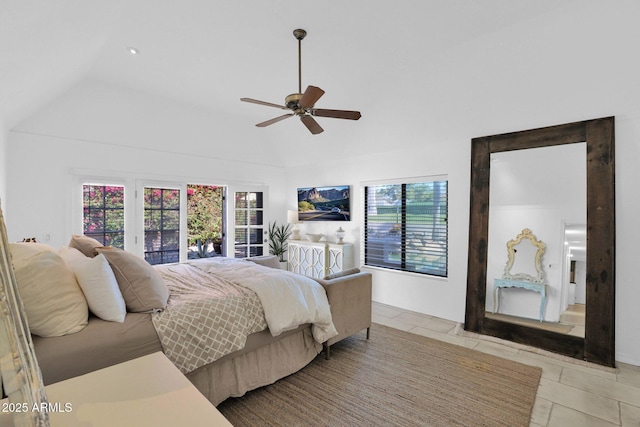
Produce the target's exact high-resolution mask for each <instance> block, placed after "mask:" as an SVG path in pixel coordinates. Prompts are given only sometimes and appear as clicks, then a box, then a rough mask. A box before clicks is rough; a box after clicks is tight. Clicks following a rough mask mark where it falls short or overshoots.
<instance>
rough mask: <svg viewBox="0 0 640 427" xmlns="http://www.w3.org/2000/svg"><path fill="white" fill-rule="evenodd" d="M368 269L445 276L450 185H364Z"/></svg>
mask: <svg viewBox="0 0 640 427" xmlns="http://www.w3.org/2000/svg"><path fill="white" fill-rule="evenodd" d="M364 193H365V206H364V208H365V212H364V221H365V227H364V230H365V232H364V258H365V265H368V266H372V267H382V268H389V269H394V270H402V271H410V272H414V273H422V274H429V275H434V276H441V277H447V264H448V263H447V238H448V227H447V181H425V182H412V183H406V184H380V185H370V186H366V187H365V189H364Z"/></svg>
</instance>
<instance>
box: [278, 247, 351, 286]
mask: <svg viewBox="0 0 640 427" xmlns="http://www.w3.org/2000/svg"><path fill="white" fill-rule="evenodd" d="M288 248H289V249H288V250H287V253H288V257H289V271H293V272H294V273H298V274H302V275H305V276H310V277H315V278H318V279H321V278H323V277H324V276H326V275H328V274H333V273H338V272H340V271H342V270H347V269H349V268H353V245H352V244H351V243H344V244H342V245H339V244H337V243H329V242H308V241H305V240H289V241H288Z"/></svg>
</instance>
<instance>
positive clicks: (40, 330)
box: [9, 243, 89, 337]
mask: <svg viewBox="0 0 640 427" xmlns="http://www.w3.org/2000/svg"><path fill="white" fill-rule="evenodd" d="M9 250H10V251H11V256H12V260H13V267H14V271H15V276H16V281H17V282H18V292H19V293H20V297H21V299H22V302H23V304H24V309H25V312H26V315H27V322H28V323H29V329H30V330H31V333H33V334H35V335H40V336H42V337H56V336H60V335H66V334H73V333H75V332H78V331H81V330H82V329H83V328H84V327H85V326H87V323H88V317H89V308H88V306H87V301H86V300H85V298H84V295H83V293H82V290H81V289H80V287H79V286H78V282H76V279H75V277H74V275H73V272H72V271H71V270H70V269H69V267H68V266H67V264H66V263H65V261H64V260H63V259H62V257H61V256H60V255H58V253H57V252H56V251H55V250H54V249H53V248H52V247H50V246H47V245H43V244H39V243H11V244H10V245H9Z"/></svg>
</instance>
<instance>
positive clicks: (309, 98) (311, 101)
mask: <svg viewBox="0 0 640 427" xmlns="http://www.w3.org/2000/svg"><path fill="white" fill-rule="evenodd" d="M322 95H324V91H323V90H322V89H320V88H319V87H315V86H307V90H305V91H304V94H302V98H300V102H298V105H300V107H302V108H311V107H313V106H314V105H315V103H316V102H318V99H320V97H321V96H322Z"/></svg>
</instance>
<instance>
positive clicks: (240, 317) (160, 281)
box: [12, 236, 371, 405]
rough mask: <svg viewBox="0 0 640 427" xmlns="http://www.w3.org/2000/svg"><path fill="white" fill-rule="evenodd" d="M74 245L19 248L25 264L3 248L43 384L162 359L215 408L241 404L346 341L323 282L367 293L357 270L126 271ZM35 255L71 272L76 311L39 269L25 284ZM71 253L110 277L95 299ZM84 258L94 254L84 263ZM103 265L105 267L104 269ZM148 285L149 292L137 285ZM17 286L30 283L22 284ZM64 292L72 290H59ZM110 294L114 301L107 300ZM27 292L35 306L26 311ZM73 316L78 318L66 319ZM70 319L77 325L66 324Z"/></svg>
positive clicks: (232, 266)
mask: <svg viewBox="0 0 640 427" xmlns="http://www.w3.org/2000/svg"><path fill="white" fill-rule="evenodd" d="M74 239H75V240H81V241H82V242H81V243H83V244H86V243H87V242H86V239H82V236H75V237H74V238H73V239H72V242H71V243H70V248H72V249H74V251H73V254H74V255H73V257H70V255H69V252H72V251H70V250H69V249H68V248H61V249H60V250H59V251H55V250H53V249H51V248H47V249H43V248H41V247H40V248H38V250H35V246H32V247H27V248H26V250H28V251H33V252H35V253H36V255H33V254H31V255H29V256H26V257H25V255H24V253H22V254H20V252H21V251H23V250H25V246H24V245H29V244H12V246H14V245H22V246H21V247H19V248H13V247H12V253H14V252H16V253H18V257H17V258H18V260H17V261H16V259H15V258H16V256H15V254H14V268H15V271H16V278H17V280H18V286H19V288H20V289H21V295H23V294H24V296H23V301H24V305H25V312H26V314H27V319H28V321H29V324H30V325H31V324H32V319H33V320H34V322H33V324H34V328H31V329H32V333H33V344H34V348H35V352H36V356H37V360H38V364H39V366H40V369H41V371H42V376H43V380H44V383H45V384H51V383H54V382H58V381H62V380H64V379H67V378H71V377H74V376H78V375H82V374H84V373H88V372H91V371H94V370H97V369H101V368H104V367H107V366H111V365H114V364H117V363H121V362H124V361H127V360H130V359H134V358H136V357H140V356H144V355H146V354H151V353H154V352H157V351H163V352H164V353H165V354H166V355H167V357H168V358H169V359H170V360H172V362H173V363H174V364H175V365H176V366H177V367H178V368H179V369H180V370H181V371H182V372H183V373H184V374H185V375H186V376H187V378H189V380H190V381H191V382H192V383H193V384H194V385H195V386H196V387H197V388H198V389H199V390H200V391H201V392H202V393H203V394H204V395H205V396H206V397H207V398H208V399H209V400H210V401H211V402H212V403H213V404H216V405H217V404H218V403H220V402H222V401H223V400H225V399H226V398H228V397H230V396H242V395H243V394H244V393H246V392H247V391H248V390H252V389H255V388H257V387H260V386H263V385H267V384H271V383H273V382H275V381H276V380H278V379H280V378H283V377H285V376H287V375H289V374H292V373H294V372H296V371H298V370H300V369H301V368H302V367H304V366H305V365H307V364H308V363H309V362H310V361H311V360H313V359H314V358H315V357H316V356H317V355H318V354H319V353H320V351H321V350H322V343H325V345H326V344H327V343H332V342H335V341H336V340H337V339H340V338H341V337H343V336H346V335H347V334H352V333H353V332H352V329H353V327H354V324H353V322H350V321H349V322H341V323H340V322H339V323H340V328H339V329H340V331H338V330H337V329H336V327H335V325H334V322H333V320H332V315H331V310H330V306H329V300H328V297H327V294H328V292H327V291H326V289H331V285H332V283H333V281H336V282H339V283H338V285H336V286H334V288H333V290H334V293H335V291H336V290H338V289H339V288H340V286H344V283H345V282H349V281H354V283H357V282H358V281H359V282H361V283H363V284H364V286H365V287H368V291H367V292H368V295H369V296H368V298H369V302H370V292H371V277H370V274H369V273H360V272H358V271H357V270H355V271H351V272H350V273H351V274H350V276H351V277H346V276H347V275H345V274H343V275H339V276H341V277H335V278H329V280H326V281H322V282H323V283H320V281H317V280H313V279H310V278H307V277H304V276H299V275H296V274H294V273H291V272H286V271H282V270H280V269H279V268H277V267H279V265H278V263H277V259H275V258H274V257H259V258H255V259H252V260H237V259H231V258H221V257H219V258H212V259H207V260H197V261H191V262H187V263H182V264H171V265H163V266H155V267H151V266H149V265H148V264H147V265H144V264H141V263H140V260H142V259H141V258H137V257H135V259H133V264H134V266H133V267H134V268H132V267H131V266H130V265H127V266H126V268H123V267H122V266H121V265H119V261H118V258H119V257H124V258H127V260H128V261H131V259H132V258H134V256H132V255H131V254H127V253H125V252H124V251H119V250H114V249H112V248H102V247H99V246H97V244H96V243H94V242H89V243H90V245H89V246H90V249H88V248H86V247H82V245H80V244H79V243H78V241H75V242H74ZM31 245H35V244H31ZM39 246H43V245H39ZM78 247H80V248H81V249H82V251H80V249H77V248H78ZM14 249H15V251H14ZM43 252H44V253H45V255H46V257H45V258H47V260H48V263H49V264H50V263H51V260H52V259H54V258H55V259H56V262H57V263H58V264H60V263H59V262H58V261H59V260H57V257H59V258H61V259H62V260H63V264H64V265H58V267H57V268H61V269H64V267H65V266H66V267H68V270H70V271H71V273H72V274H71V276H69V275H68V274H66V273H68V272H65V274H66V282H69V281H70V279H73V280H71V281H75V282H76V283H77V285H76V286H77V287H78V288H79V290H80V292H79V294H80V296H81V297H82V298H83V299H84V300H85V301H86V302H85V305H84V306H83V305H82V303H81V301H80V302H79V299H78V295H77V294H78V292H75V294H74V299H73V302H69V301H67V300H71V298H69V296H68V295H67V294H70V293H72V292H71V290H69V289H67V290H66V291H65V292H61V291H60V292H58V295H54V294H52V293H51V291H52V289H59V288H60V286H61V285H60V283H54V284H48V285H47V286H46V287H44V288H43V285H42V282H43V281H49V279H50V278H51V277H53V276H55V277H60V276H65V274H62V273H60V272H58V273H57V274H52V272H51V271H48V272H46V273H43V274H40V275H36V276H37V277H30V276H33V275H34V271H40V270H42V269H43V268H37V269H36V268H33V261H34V259H35V258H38V257H40V258H42V256H43ZM76 252H81V253H82V257H86V258H92V260H91V261H90V262H92V263H95V264H100V265H101V268H100V269H98V270H101V271H103V273H104V272H105V271H106V272H107V273H108V270H110V271H111V272H112V275H113V277H112V280H111V285H110V286H111V288H110V291H109V292H106V293H105V292H102V294H101V295H100V296H99V297H97V298H96V296H95V295H93V294H94V293H95V288H96V287H97V285H96V283H95V282H96V280H95V277H96V276H100V274H97V273H96V268H93V269H89V270H90V273H91V274H89V277H90V279H91V280H89V282H90V283H89V284H87V283H86V282H87V277H86V276H87V274H86V272H85V273H83V272H82V271H81V270H82V269H81V268H79V267H78V266H79V265H82V266H86V265H87V263H88V261H87V260H86V259H84V258H81V257H80V256H79V255H78V254H77V253H76ZM86 253H91V254H94V255H95V256H94V257H87V256H86ZM99 255H102V256H99ZM94 258H95V259H94ZM74 259H75V261H74ZM105 260H106V261H107V262H108V265H109V267H110V269H106V268H105V265H106V264H105ZM142 261H144V260H142ZM273 267H276V268H273ZM127 269H128V270H129V271H127ZM141 270H142V271H144V273H141ZM132 272H133V273H132ZM25 275H26V276H29V277H25ZM107 275H108V274H107ZM123 276H127V277H123ZM109 277H110V276H109ZM141 277H142V279H145V278H146V282H145V280H141ZM149 277H151V279H152V280H151V284H149V283H147V282H149V280H148V279H149ZM27 279H31V282H34V281H35V282H39V283H36V284H35V285H34V284H33V283H30V285H28V286H27V285H25V284H26V283H27V282H28V280H27ZM113 279H115V282H117V283H116V284H115V285H114V280H113ZM92 281H93V283H91V282H92ZM21 282H23V283H22V285H25V286H21ZM83 282H85V283H83ZM125 282H126V283H125ZM140 282H143V283H145V284H144V285H141V283H140ZM36 285H37V286H36ZM65 286H67V287H68V288H72V286H70V285H69V284H68V283H67V284H66V285H65ZM100 286H102V287H104V286H105V285H104V284H101V285H100ZM114 286H115V288H117V290H119V291H120V292H119V294H121V296H122V300H120V299H118V298H117V295H118V292H116V291H115V289H113V288H114ZM163 286H164V287H163ZM32 287H33V288H34V289H31V288H32ZM165 287H166V289H165ZM25 288H26V289H27V290H26V292H24V293H23V291H22V290H23V289H25ZM348 288H349V289H357V288H358V286H354V287H351V286H349V287H348ZM103 291H104V289H103ZM165 291H166V294H165ZM114 293H115V294H116V297H115V298H114V297H113V295H112V294H114ZM145 293H146V294H145ZM365 293H366V292H365ZM34 294H37V297H38V298H36V299H39V300H40V301H35V303H34V301H33V300H34ZM60 294H64V295H63V296H60ZM105 295H107V296H106V297H105ZM25 296H26V298H25ZM342 297H344V295H342ZM41 300H46V301H53V300H55V301H57V302H58V303H59V304H58V306H57V307H55V308H51V307H49V305H48V304H49V303H47V310H48V311H51V312H63V315H62V317H60V316H58V317H56V316H53V315H52V314H51V313H49V312H47V313H46V315H45V316H41V315H40V314H41V313H39V312H34V310H33V307H31V306H32V305H33V304H37V303H41ZM60 301H62V302H61V303H60ZM105 302H106V303H109V304H111V306H110V307H108V308H107V309H105V307H103V306H104V305H108V304H106V303H105ZM123 302H124V309H125V312H124V315H123V313H122V305H123ZM100 304H102V305H103V306H100ZM368 305H369V307H370V303H369V304H368ZM211 306H215V309H211ZM47 310H45V311H47ZM82 312H84V317H83V316H82V315H76V314H74V313H82ZM204 312H206V313H204ZM203 313H204V314H203ZM368 316H369V325H365V326H364V327H368V326H370V313H369V315H368ZM43 317H44V319H43ZM70 317H77V318H78V319H76V320H74V321H69V318H70ZM109 318H110V319H111V320H105V319H109ZM51 324H55V325H58V324H60V325H62V326H61V327H62V329H64V330H63V331H60V330H55V329H56V328H57V327H54V330H49V329H48V328H50V326H51ZM356 327H360V326H359V325H356ZM34 329H35V330H34ZM57 329H60V328H57ZM327 349H328V348H327Z"/></svg>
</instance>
